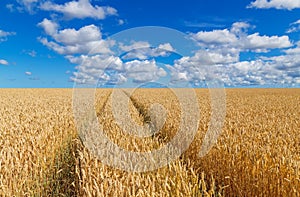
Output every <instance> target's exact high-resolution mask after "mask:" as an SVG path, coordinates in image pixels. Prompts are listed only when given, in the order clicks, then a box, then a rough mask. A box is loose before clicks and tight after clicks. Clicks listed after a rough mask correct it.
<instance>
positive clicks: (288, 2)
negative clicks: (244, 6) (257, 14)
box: [248, 0, 300, 10]
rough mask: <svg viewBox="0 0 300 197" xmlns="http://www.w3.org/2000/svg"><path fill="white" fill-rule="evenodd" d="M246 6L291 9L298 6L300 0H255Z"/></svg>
mask: <svg viewBox="0 0 300 197" xmlns="http://www.w3.org/2000/svg"><path fill="white" fill-rule="evenodd" d="M248 8H260V9H268V8H276V9H287V10H292V9H295V8H300V0H256V1H253V2H251V3H250V5H249V6H248Z"/></svg>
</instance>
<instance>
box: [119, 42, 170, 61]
mask: <svg viewBox="0 0 300 197" xmlns="http://www.w3.org/2000/svg"><path fill="white" fill-rule="evenodd" d="M119 48H120V49H121V50H122V51H123V52H125V55H123V56H122V58H123V59H139V60H146V59H150V58H153V57H160V56H161V57H166V56H168V55H170V53H171V52H175V49H174V48H173V47H172V45H171V44H170V43H163V44H160V45H159V46H157V47H151V45H150V44H149V43H148V42H144V41H139V42H132V43H131V44H130V45H124V44H123V43H120V44H119Z"/></svg>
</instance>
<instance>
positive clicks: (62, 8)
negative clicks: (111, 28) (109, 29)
mask: <svg viewBox="0 0 300 197" xmlns="http://www.w3.org/2000/svg"><path fill="white" fill-rule="evenodd" d="M40 9H42V10H46V11H54V12H58V13H62V14H63V15H64V16H65V17H66V18H68V19H74V18H78V19H84V18H94V19H104V18H106V16H109V15H116V14H117V10H116V9H115V8H112V7H109V6H104V7H101V6H98V5H96V6H93V5H91V3H90V1H89V0H78V1H70V2H67V3H65V4H55V3H52V2H51V1H46V2H44V3H42V4H41V5H40Z"/></svg>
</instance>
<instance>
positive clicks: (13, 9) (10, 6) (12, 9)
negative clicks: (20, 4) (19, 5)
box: [5, 4, 15, 12]
mask: <svg viewBox="0 0 300 197" xmlns="http://www.w3.org/2000/svg"><path fill="white" fill-rule="evenodd" d="M5 7H6V8H7V9H8V10H9V11H10V12H13V11H15V8H14V4H6V6H5Z"/></svg>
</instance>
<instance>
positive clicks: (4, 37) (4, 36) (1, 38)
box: [0, 29, 16, 42]
mask: <svg viewBox="0 0 300 197" xmlns="http://www.w3.org/2000/svg"><path fill="white" fill-rule="evenodd" d="M13 35H16V33H15V32H6V31H3V30H1V29H0V42H3V41H6V40H7V37H8V36H13Z"/></svg>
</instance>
